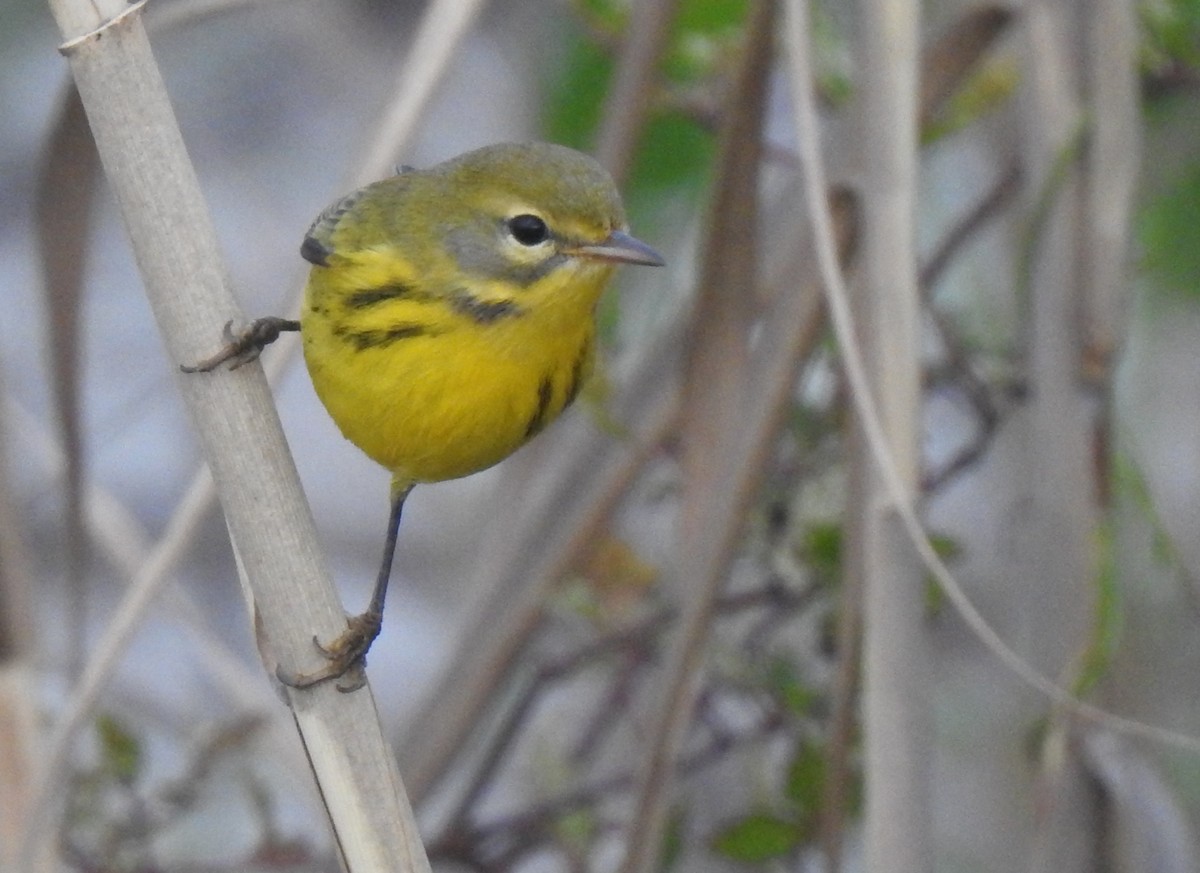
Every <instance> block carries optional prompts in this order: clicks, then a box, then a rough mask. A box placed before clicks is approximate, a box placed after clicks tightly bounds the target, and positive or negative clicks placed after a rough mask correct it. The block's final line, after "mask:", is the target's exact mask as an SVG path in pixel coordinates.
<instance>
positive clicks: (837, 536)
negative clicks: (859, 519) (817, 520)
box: [800, 522, 842, 582]
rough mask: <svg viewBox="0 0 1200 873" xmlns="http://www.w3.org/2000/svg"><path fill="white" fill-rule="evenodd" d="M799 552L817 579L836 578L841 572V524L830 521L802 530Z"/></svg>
mask: <svg viewBox="0 0 1200 873" xmlns="http://www.w3.org/2000/svg"><path fill="white" fill-rule="evenodd" d="M800 552H801V555H802V556H803V557H804V560H806V561H807V562H808V563H809V566H811V567H812V571H813V574H814V575H815V576H816V577H817V579H818V580H820V581H823V582H833V581H835V580H837V579H838V577H840V576H841V574H842V526H841V525H840V524H835V523H832V522H829V523H821V524H813V525H810V526H809V527H808V529H807V530H805V531H804V540H803V542H802V543H801V546H800Z"/></svg>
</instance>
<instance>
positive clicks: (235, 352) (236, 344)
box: [179, 316, 300, 373]
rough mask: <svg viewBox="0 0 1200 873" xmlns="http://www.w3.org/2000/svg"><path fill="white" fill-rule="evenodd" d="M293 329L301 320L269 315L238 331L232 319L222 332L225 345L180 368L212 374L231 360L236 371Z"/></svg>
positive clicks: (188, 371) (231, 368) (255, 358)
mask: <svg viewBox="0 0 1200 873" xmlns="http://www.w3.org/2000/svg"><path fill="white" fill-rule="evenodd" d="M293 330H300V322H298V321H294V320H292V319H288V318H277V317H276V316H267V317H266V318H260V319H257V320H256V321H254V322H252V323H251V324H250V326H249V327H248V328H246V329H245V330H244V331H242V333H241V334H235V333H234V332H233V322H232V321H227V322H225V327H224V329H222V331H221V336H222V337H224V339H225V347H224V348H223V349H221V350H220V351H219V352H217V353H216V354H215V355H212V356H211V357H208V358H205V359H204V360H202V361H197V362H196V363H195V364H180V365H179V369H180V370H182V371H183V372H185V373H209V372H212V371H213V370H215V369H216V368H217V367H219V366H221V365H222V364H224V363H225V362H227V361H228V362H229V369H230V370H236V369H237V368H238V367H240V366H242V365H243V364H249V363H250V362H251V361H256V360H258V357H259V355H261V354H262V351H263V349H265V348H266V347H267V346H269V345H270V344H271V343H273V342H275V340H277V339H279V335H280V334H281V333H283V332H284V331H293Z"/></svg>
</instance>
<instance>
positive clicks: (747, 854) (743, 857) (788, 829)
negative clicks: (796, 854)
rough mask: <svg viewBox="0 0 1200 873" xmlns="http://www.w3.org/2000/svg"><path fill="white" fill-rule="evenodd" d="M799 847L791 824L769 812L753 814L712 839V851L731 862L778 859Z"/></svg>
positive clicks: (795, 832) (795, 831)
mask: <svg viewBox="0 0 1200 873" xmlns="http://www.w3.org/2000/svg"><path fill="white" fill-rule="evenodd" d="M799 845H800V834H799V833H798V832H797V830H796V825H795V824H794V823H793V822H790V821H787V820H786V819H782V818H780V817H779V816H776V815H772V814H771V813H765V812H762V813H754V814H751V815H748V816H746V817H745V818H743V819H741V820H739V821H736V822H734V823H733V824H731V825H729V826H728V827H727V828H725V829H724V830H723V831H721V832H720V833H718V834H717V836H716V837H714V838H713V851H715V852H716V853H717V854H719V855H723V856H724V857H726V858H728V859H730V860H731V861H744V862H748V863H761V862H763V861H770V860H772V859H774V858H781V857H783V856H784V855H787V854H788V853H789V852H792V851H794V850H795V849H796V848H798V847H799Z"/></svg>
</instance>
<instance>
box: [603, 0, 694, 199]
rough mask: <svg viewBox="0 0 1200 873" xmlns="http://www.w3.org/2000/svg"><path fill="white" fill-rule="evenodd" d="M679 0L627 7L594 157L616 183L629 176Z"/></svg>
mask: <svg viewBox="0 0 1200 873" xmlns="http://www.w3.org/2000/svg"><path fill="white" fill-rule="evenodd" d="M678 10H679V0H643V2H640V3H634V4H632V6H631V7H630V15H629V25H628V26H627V27H626V29H625V37H624V40H623V42H622V45H621V50H620V57H619V59H618V61H617V71H616V78H615V80H614V81H613V83H612V87H611V88H610V89H609V92H608V98H607V100H606V102H605V105H604V112H603V120H602V122H601V124H600V138H599V141H598V142H597V143H596V158H597V160H599V161H600V163H601V164H603V165H604V166H605V167H607V168H608V170H609V172H611V173H612V175H613V178H614V179H616V180H617V182H618V183H620V182H623V181H624V180H625V179H626V178H627V177H628V175H629V169H630V167H631V166H632V164H633V154H634V150H635V149H636V148H637V142H638V136H639V134H640V133H641V131H642V128H643V127H644V126H645V124H646V119H647V118H648V117H649V114H650V110H651V109H652V108H653V95H654V93H655V91H656V89H655V87H654V82H655V79H656V77H657V75H658V65H659V62H660V61H661V59H662V56H663V53H664V52H666V50H667V46H668V43H669V39H670V36H671V25H672V24H673V23H674V21H675V15H676V13H677V12H678Z"/></svg>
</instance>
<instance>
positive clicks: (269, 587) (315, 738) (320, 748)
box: [22, 0, 428, 871]
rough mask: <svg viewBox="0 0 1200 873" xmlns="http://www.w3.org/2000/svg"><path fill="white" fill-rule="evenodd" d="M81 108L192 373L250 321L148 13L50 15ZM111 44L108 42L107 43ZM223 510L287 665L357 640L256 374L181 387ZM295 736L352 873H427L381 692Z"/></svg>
mask: <svg viewBox="0 0 1200 873" xmlns="http://www.w3.org/2000/svg"><path fill="white" fill-rule="evenodd" d="M51 8H52V11H53V12H54V14H55V18H56V20H57V21H58V24H59V27H60V29H61V31H62V33H63V36H64V38H65V39H67V40H68V42H67V43H66V44H64V46H63V48H62V51H63V53H64V54H66V55H67V56H68V58H69V59H70V62H71V67H72V72H73V74H74V76H75V81H76V83H77V85H78V87H79V93H80V96H81V98H82V100H83V105H84V107H85V109H86V110H87V113H88V120H89V123H90V125H91V128H92V133H93V136H94V138H95V141H96V145H97V149H98V151H99V153H100V156H101V160H102V162H103V164H104V167H105V172H106V175H107V177H108V181H109V185H110V187H111V188H112V190H113V192H114V194H115V196H116V200H117V202H118V204H119V206H120V209H121V213H122V217H123V218H124V220H125V224H126V228H127V230H128V232H129V236H130V239H131V241H132V244H133V248H134V252H135V256H136V258H137V261H138V266H139V269H140V271H141V273H142V276H143V280H144V284H145V286H146V289H147V293H148V296H149V297H150V302H151V306H152V309H153V310H154V314H155V317H156V319H157V321H158V323H159V325H160V328H161V330H162V333H163V336H164V339H165V341H166V345H167V348H168V351H169V353H170V356H171V358H173V359H174V360H181V361H187V360H195V359H197V358H198V357H200V356H202V355H203V354H204V352H205V350H206V348H207V346H208V345H209V344H210V342H211V338H210V336H209V334H208V332H207V331H204V330H203V329H200V328H198V326H202V325H217V324H222V323H224V322H225V321H228V320H229V319H230V318H236V317H237V314H238V313H237V308H236V305H235V304H234V301H233V298H232V295H231V293H230V291H229V287H228V281H227V279H226V275H225V270H224V267H223V264H222V258H221V256H220V253H219V248H218V246H217V242H216V235H215V232H214V229H213V227H212V224H211V222H210V219H209V217H208V214H207V211H206V209H205V206H204V202H203V198H202V196H201V194H200V191H199V185H198V183H197V180H196V178H195V174H194V171H193V169H192V168H191V165H190V164H189V163H188V160H187V154H186V150H185V148H184V146H183V142H182V139H181V137H180V134H179V130H178V127H177V126H176V124H175V121H174V117H173V113H172V110H171V106H170V103H169V100H168V98H167V96H166V90H165V88H164V86H163V83H162V79H161V76H160V75H159V72H158V69H157V67H156V66H155V64H154V60H153V56H152V54H151V52H150V47H149V43H148V41H147V39H146V34H145V30H144V27H143V25H142V22H141V18H140V13H141V4H139V5H135V6H132V7H131V6H127V5H126V4H124V3H123V2H120V0H102V2H99V0H98V2H79V0H51ZM101 37H102V38H101ZM180 387H181V390H182V393H183V395H184V399H185V401H187V403H188V406H189V408H190V409H191V410H192V412H193V417H194V421H195V423H196V426H197V430H198V431H199V434H200V437H201V440H202V442H203V444H204V448H205V454H206V456H207V457H208V459H209V462H210V465H211V468H212V470H213V477H214V480H215V481H216V482H217V483H218V487H219V488H220V489H221V492H222V495H223V505H224V509H225V514H226V519H227V521H228V523H229V526H230V530H231V532H232V536H233V539H234V541H235V543H236V547H237V553H238V556H239V559H240V564H241V567H242V568H243V569H244V571H245V581H246V583H247V584H248V585H249V587H250V589H251V591H252V592H253V593H252V595H251V596H252V600H253V602H254V604H255V605H256V608H257V616H256V618H257V620H258V622H259V626H260V627H261V628H262V629H263V632H264V633H265V634H266V638H267V639H268V640H269V644H270V646H271V648H272V649H273V651H274V652H275V653H276V655H277V657H278V658H279V659H280V660H281V661H282V662H283V663H286V664H289V665H297V666H300V667H304V666H306V665H310V664H314V663H316V661H317V659H318V655H317V653H316V652H314V651H313V650H312V636H313V634H314V632H315V633H316V634H317V635H318V636H321V637H326V638H332V637H333V636H336V635H337V633H339V632H340V631H341V630H342V628H343V627H344V621H345V618H344V614H343V613H342V611H341V609H340V606H339V603H338V600H337V596H336V593H335V592H334V590H333V587H332V583H331V581H330V579H329V576H328V572H327V571H325V569H324V567H323V561H322V559H321V556H320V554H319V552H318V551H317V549H316V545H315V543H316V533H315V531H314V530H313V525H312V519H311V515H310V514H309V512H308V509H307V506H306V505H305V503H304V500H303V495H302V493H301V490H300V485H299V481H298V478H297V476H296V471H295V468H294V466H293V465H292V464H291V461H290V456H289V454H288V452H287V448H286V445H285V444H284V441H283V436H282V433H281V432H280V429H279V424H278V420H277V419H276V418H275V417H274V415H273V407H272V404H271V400H270V394H269V391H268V388H267V384H266V380H265V379H264V378H263V375H262V371H261V369H260V368H257V367H244V368H242V369H241V370H239V371H238V372H237V373H224V374H220V375H217V376H213V377H204V378H190V377H189V378H182V379H181V380H180ZM292 702H293V707H294V712H295V716H296V721H297V726H298V727H299V729H300V733H301V736H302V737H303V738H304V739H305V741H306V743H305V744H306V748H307V751H308V753H309V758H310V762H311V764H312V767H313V771H314V773H315V775H316V776H317V779H318V781H319V782H320V783H321V786H322V793H323V797H324V799H325V802H326V808H327V810H328V811H329V814H330V818H331V821H332V823H333V826H334V832H335V834H336V836H337V840H338V845H339V848H340V850H341V853H342V856H343V859H344V861H345V863H346V865H347V867H348V868H349V869H351V870H355V871H358V870H364V871H365V870H385V869H386V870H415V871H421V870H428V862H427V861H426V860H425V857H424V850H423V849H422V847H421V844H420V841H419V839H418V838H417V835H416V826H415V823H414V822H413V819H412V813H411V810H410V809H409V808H408V804H407V801H406V799H405V797H404V793H403V789H402V788H401V787H400V780H399V776H398V774H397V773H396V770H395V764H394V761H393V760H392V758H391V756H390V755H389V754H388V751H387V747H386V745H385V744H384V742H383V736H382V732H381V730H380V727H379V723H378V717H377V715H376V713H375V709H374V702H373V700H372V699H371V696H370V694H369V692H364V693H359V694H351V695H343V694H339V692H338V691H337V690H336V688H334V687H332V686H321V687H318V688H315V689H312V690H310V691H306V692H296V693H293V694H292ZM39 798H40V799H39V802H38V804H37V808H40V809H42V810H43V811H44V812H46V813H48V814H44V815H36V814H35V817H34V818H35V823H36V827H33V828H31V830H30V833H29V834H27V837H26V840H25V843H24V850H23V851H22V857H23V858H24V859H26V860H27V861H28V862H31V863H32V862H33V861H34V859H35V858H39V857H43V856H44V855H45V854H46V849H47V842H46V836H47V834H48V833H51V832H52V831H53V829H54V825H55V823H56V822H57V820H58V814H57V809H59V808H60V807H59V806H58V803H57V801H58V800H59V799H60V795H59V792H57V791H56V790H55V789H54V786H53V785H46V786H44V788H43V790H42V791H41V792H40V793H39Z"/></svg>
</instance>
